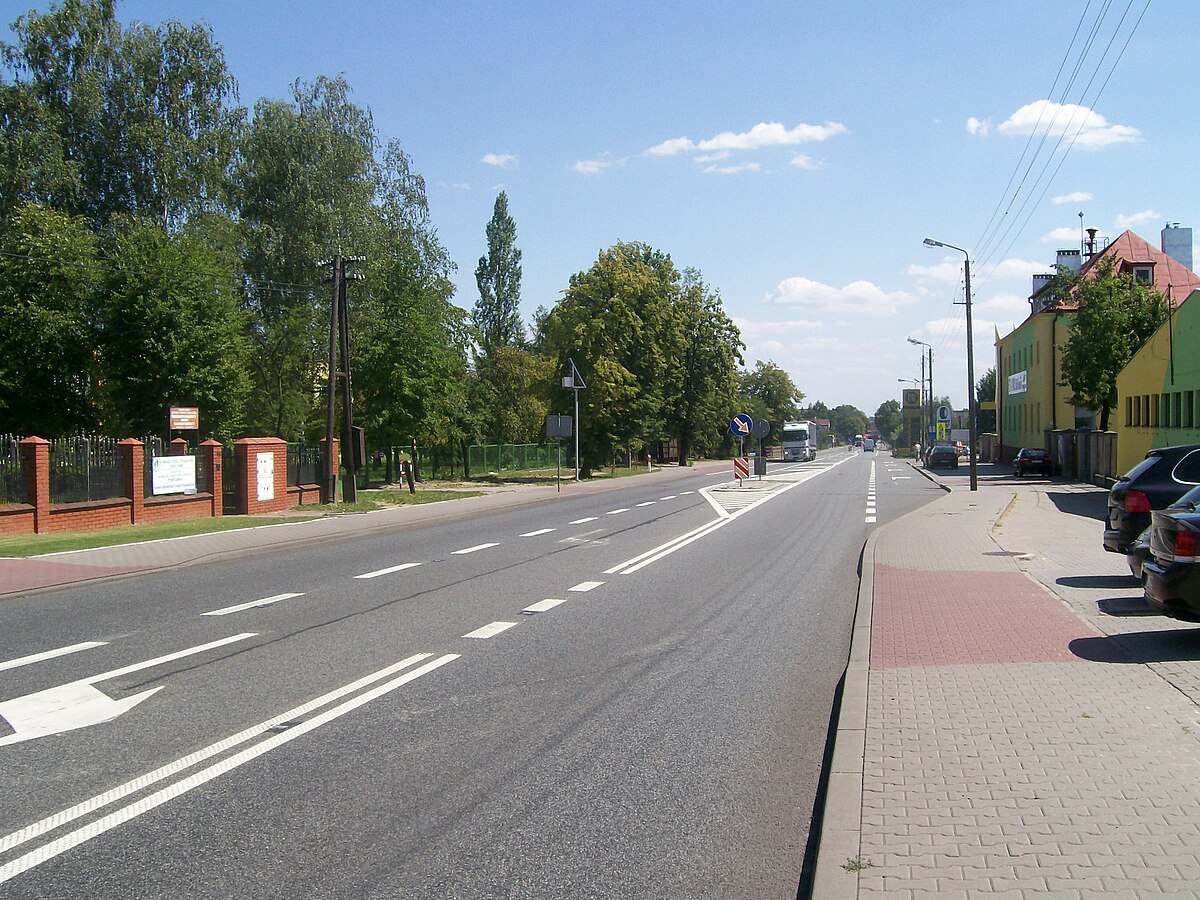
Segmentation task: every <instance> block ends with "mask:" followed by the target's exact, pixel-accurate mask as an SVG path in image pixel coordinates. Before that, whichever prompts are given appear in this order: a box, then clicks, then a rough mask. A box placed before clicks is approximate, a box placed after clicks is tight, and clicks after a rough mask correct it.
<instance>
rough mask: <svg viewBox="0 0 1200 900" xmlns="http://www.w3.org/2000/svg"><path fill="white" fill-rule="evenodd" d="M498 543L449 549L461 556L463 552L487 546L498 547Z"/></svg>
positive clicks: (472, 551)
mask: <svg viewBox="0 0 1200 900" xmlns="http://www.w3.org/2000/svg"><path fill="white" fill-rule="evenodd" d="M499 546H500V545H499V544H498V543H495V542H493V543H491V544H476V545H475V546H474V547H464V548H463V549H462V550H453V551H451V552H452V553H453V555H455V556H462V555H463V554H464V553H474V552H475V551H476V550H486V549H487V548H488V547H499Z"/></svg>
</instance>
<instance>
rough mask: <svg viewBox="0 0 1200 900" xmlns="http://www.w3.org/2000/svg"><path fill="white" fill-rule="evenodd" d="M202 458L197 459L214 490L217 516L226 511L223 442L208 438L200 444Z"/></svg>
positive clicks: (210, 487) (213, 508)
mask: <svg viewBox="0 0 1200 900" xmlns="http://www.w3.org/2000/svg"><path fill="white" fill-rule="evenodd" d="M199 450H200V458H199V459H198V460H197V461H196V462H197V465H200V466H202V467H203V469H204V474H205V476H206V477H207V480H208V489H209V490H210V491H212V496H213V501H212V516H213V518H217V517H218V516H220V515H221V514H222V513H223V512H224V511H225V486H224V481H223V480H222V478H221V444H220V442H218V441H214V440H211V439H210V440H207V441H204V442H202V443H201V444H200V447H199Z"/></svg>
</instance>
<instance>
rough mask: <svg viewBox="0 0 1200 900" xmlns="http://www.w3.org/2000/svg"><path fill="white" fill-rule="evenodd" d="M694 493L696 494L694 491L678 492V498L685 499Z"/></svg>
mask: <svg viewBox="0 0 1200 900" xmlns="http://www.w3.org/2000/svg"><path fill="white" fill-rule="evenodd" d="M694 493H696V492H695V491H680V492H679V496H680V497H686V496H687V495H688V494H694Z"/></svg>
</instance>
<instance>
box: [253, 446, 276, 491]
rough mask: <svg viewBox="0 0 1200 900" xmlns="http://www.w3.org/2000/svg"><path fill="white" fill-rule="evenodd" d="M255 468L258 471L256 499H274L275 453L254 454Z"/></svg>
mask: <svg viewBox="0 0 1200 900" xmlns="http://www.w3.org/2000/svg"><path fill="white" fill-rule="evenodd" d="M255 463H256V465H255V468H256V469H257V471H258V500H259V502H260V503H261V502H263V501H264V500H274V499H275V454H274V453H258V454H255Z"/></svg>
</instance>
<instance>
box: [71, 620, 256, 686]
mask: <svg viewBox="0 0 1200 900" xmlns="http://www.w3.org/2000/svg"><path fill="white" fill-rule="evenodd" d="M252 637H258V632H257V631H245V632H242V633H241V634H235V635H233V636H232V637H227V638H221V639H220V640H219V641H211V642H209V643H207V644H201V645H200V646H198V647H188V648H187V649H186V650H179V651H177V652H175V653H168V654H167V655H166V656H159V657H156V658H154V659H148V660H146V661H145V662H140V663H134V664H133V665H131V666H125V667H124V668H121V669H113V670H112V671H111V672H104V673H102V674H100V675H93V676H92V677H90V678H83V679H80V681H79V682H78V683H79V684H95V683H96V682H98V681H108V679H110V678H119V677H120V676H122V675H128V674H129V673H130V672H140V671H141V670H142V669H150V668H153V667H154V666H158V665H162V664H163V663H168V662H174V661H175V660H177V659H183V658H184V657H185V656H195V655H196V654H197V653H203V652H204V651H205V650H215V649H216V648H217V647H224V646H225V645H226V644H236V643H237V642H238V641H244V640H246V639H248V638H252Z"/></svg>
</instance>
